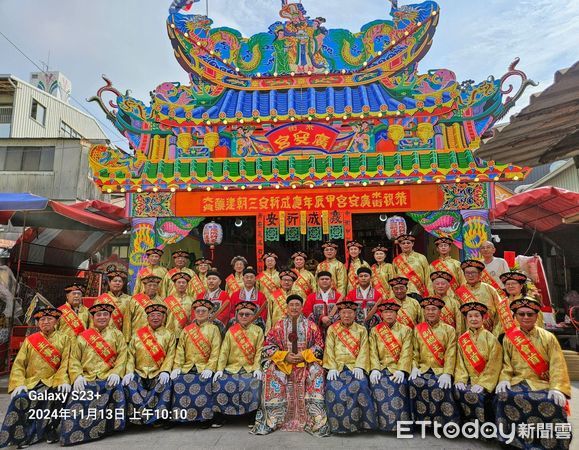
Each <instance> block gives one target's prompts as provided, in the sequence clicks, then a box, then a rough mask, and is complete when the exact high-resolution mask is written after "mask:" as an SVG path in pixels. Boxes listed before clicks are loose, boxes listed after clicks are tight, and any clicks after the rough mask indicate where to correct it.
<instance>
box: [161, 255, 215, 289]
mask: <svg viewBox="0 0 579 450" xmlns="http://www.w3.org/2000/svg"><path fill="white" fill-rule="evenodd" d="M171 256H172V257H173V264H174V266H173V267H172V268H171V269H169V270H168V271H167V273H166V274H165V276H164V277H163V281H161V286H160V288H159V295H161V297H163V298H166V297H169V296H170V295H172V294H173V293H174V292H175V283H174V281H173V275H175V274H176V273H186V274H187V275H189V277H191V279H190V280H189V283H188V285H187V295H188V296H189V297H191V298H196V297H197V295H199V294H200V293H201V292H203V289H205V287H204V286H203V283H201V280H200V279H199V277H198V276H197V274H196V273H195V271H194V270H193V269H191V268H190V267H189V262H190V256H189V252H187V251H185V250H176V251H174V252H173V253H172V254H171Z"/></svg>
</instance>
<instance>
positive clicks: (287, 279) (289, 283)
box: [265, 270, 298, 331]
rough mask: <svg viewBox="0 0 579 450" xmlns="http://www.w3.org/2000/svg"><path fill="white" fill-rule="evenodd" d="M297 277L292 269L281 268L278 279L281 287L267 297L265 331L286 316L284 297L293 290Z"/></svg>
mask: <svg viewBox="0 0 579 450" xmlns="http://www.w3.org/2000/svg"><path fill="white" fill-rule="evenodd" d="M297 278H298V277H297V275H296V273H295V272H294V271H292V270H283V271H281V272H280V274H279V279H280V283H281V287H280V288H279V289H276V290H275V291H273V292H272V293H271V297H270V298H269V299H268V303H267V324H266V327H265V329H266V331H269V330H270V329H271V328H273V326H274V325H275V324H276V323H277V322H278V321H279V320H281V319H283V318H284V317H285V316H286V314H287V301H286V299H287V298H288V296H289V295H290V294H292V293H294V292H295V291H294V290H293V288H294V286H295V281H296V280H297Z"/></svg>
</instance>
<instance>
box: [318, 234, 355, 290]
mask: <svg viewBox="0 0 579 450" xmlns="http://www.w3.org/2000/svg"><path fill="white" fill-rule="evenodd" d="M322 249H323V251H324V257H325V258H326V259H325V260H324V261H322V262H321V263H319V264H318V267H317V269H316V276H317V275H318V274H319V273H320V272H329V273H330V274H331V276H332V282H333V285H332V287H333V288H334V289H335V290H336V292H338V293H339V294H340V296H341V297H344V296H345V295H346V294H347V292H348V291H347V289H348V273H347V271H346V266H344V264H342V262H341V261H338V260H337V259H336V255H337V254H338V244H335V243H333V242H325V243H324V244H323V245H322Z"/></svg>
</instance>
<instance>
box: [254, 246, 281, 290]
mask: <svg viewBox="0 0 579 450" xmlns="http://www.w3.org/2000/svg"><path fill="white" fill-rule="evenodd" d="M263 262H264V263H265V270H264V271H263V272H261V273H260V274H259V275H258V276H257V288H258V289H259V291H260V292H263V294H264V295H265V296H266V298H268V299H269V298H270V297H271V294H272V292H273V291H275V290H276V289H278V288H279V272H278V271H277V269H276V265H277V255H276V254H275V253H266V254H265V255H263Z"/></svg>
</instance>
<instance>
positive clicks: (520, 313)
mask: <svg viewBox="0 0 579 450" xmlns="http://www.w3.org/2000/svg"><path fill="white" fill-rule="evenodd" d="M536 315H537V313H536V312H528V313H524V312H518V313H517V316H519V317H534V316H536Z"/></svg>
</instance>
